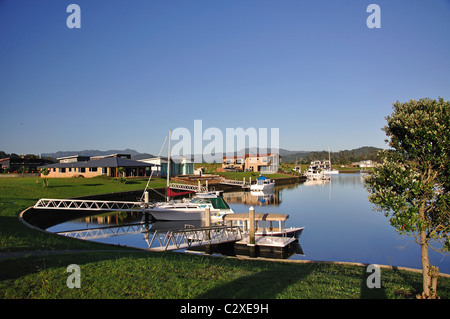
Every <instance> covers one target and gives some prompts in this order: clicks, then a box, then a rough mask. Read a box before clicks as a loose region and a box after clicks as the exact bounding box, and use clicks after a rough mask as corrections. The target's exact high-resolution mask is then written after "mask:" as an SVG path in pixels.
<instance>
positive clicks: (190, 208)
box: [149, 130, 234, 221]
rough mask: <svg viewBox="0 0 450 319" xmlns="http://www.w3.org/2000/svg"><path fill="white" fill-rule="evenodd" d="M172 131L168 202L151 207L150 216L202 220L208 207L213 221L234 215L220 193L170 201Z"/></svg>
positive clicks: (200, 194) (168, 164) (159, 218)
mask: <svg viewBox="0 0 450 319" xmlns="http://www.w3.org/2000/svg"><path fill="white" fill-rule="evenodd" d="M171 134H172V130H169V150H168V156H167V185H166V201H165V202H157V203H155V204H153V205H152V206H151V207H150V210H149V212H150V214H151V215H152V216H153V218H154V219H156V220H161V221H176V220H200V219H202V218H203V217H204V212H205V209H206V207H209V209H210V214H211V219H212V220H213V221H214V220H215V219H217V220H219V219H220V220H222V217H223V216H224V215H225V214H230V213H234V212H233V210H232V209H231V208H230V207H229V206H228V204H227V203H226V202H225V200H224V199H223V197H222V196H220V193H219V192H206V193H197V194H196V195H195V196H194V197H193V198H192V199H183V200H170V188H169V181H170V139H171Z"/></svg>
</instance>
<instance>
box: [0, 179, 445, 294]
mask: <svg viewBox="0 0 450 319" xmlns="http://www.w3.org/2000/svg"><path fill="white" fill-rule="evenodd" d="M146 182H147V181H146V180H132V181H131V182H130V183H127V184H123V183H120V182H119V181H117V180H114V179H104V178H93V179H54V180H50V186H49V187H48V188H42V183H41V181H40V179H39V178H15V179H9V178H8V179H1V180H0V194H1V195H0V252H10V251H36V250H59V249H86V250H96V249H102V250H105V249H109V250H110V251H109V252H108V251H107V252H105V251H102V252H99V251H95V252H94V251H92V252H82V253H77V254H75V253H68V254H55V255H47V256H33V255H32V254H29V255H27V256H25V257H21V258H8V259H0V298H156V299H160V298H409V297H410V296H412V295H414V294H416V293H419V292H420V289H421V275H420V274H417V273H411V272H407V271H398V270H384V269H383V270H382V273H381V281H382V288H380V289H368V288H367V285H366V280H367V276H368V273H366V271H365V270H366V269H365V267H358V266H347V265H334V264H296V263H284V262H267V261H261V260H257V261H256V260H237V259H230V258H214V257H208V256H196V255H191V254H180V253H171V252H166V253H150V252H140V251H139V252H136V251H133V250H130V252H124V251H118V248H116V247H112V246H105V245H102V244H97V243H91V242H86V241H81V240H77V239H72V238H65V237H61V236H57V235H54V234H48V233H43V232H41V231H38V230H33V229H30V228H28V227H27V226H25V225H24V224H22V223H21V222H20V221H19V219H18V218H17V216H18V214H19V213H20V211H22V210H23V209H25V208H27V207H29V206H31V205H33V204H34V203H35V202H36V200H37V199H39V198H43V197H48V198H68V197H75V196H86V195H94V194H102V193H110V192H119V191H131V190H141V189H143V188H144V187H145V184H146ZM164 185H165V181H164V180H158V179H155V180H154V181H153V182H152V184H151V187H153V188H157V187H161V186H164ZM70 264H78V265H79V266H80V269H81V288H80V289H69V288H67V286H66V280H67V277H68V275H69V274H68V273H67V271H66V270H67V266H68V265H70ZM438 289H439V293H440V296H441V297H443V298H449V297H450V279H449V278H441V279H440V282H439V286H438Z"/></svg>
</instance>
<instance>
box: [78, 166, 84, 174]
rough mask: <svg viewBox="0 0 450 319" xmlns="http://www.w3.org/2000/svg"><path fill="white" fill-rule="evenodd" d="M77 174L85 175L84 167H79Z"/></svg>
mask: <svg viewBox="0 0 450 319" xmlns="http://www.w3.org/2000/svg"><path fill="white" fill-rule="evenodd" d="M78 173H86V168H85V167H79V168H78Z"/></svg>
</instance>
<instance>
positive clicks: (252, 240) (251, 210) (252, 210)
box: [248, 206, 255, 245]
mask: <svg viewBox="0 0 450 319" xmlns="http://www.w3.org/2000/svg"><path fill="white" fill-rule="evenodd" d="M248 214H249V219H250V244H251V245H254V244H255V208H253V206H251V207H250V208H249V210H248Z"/></svg>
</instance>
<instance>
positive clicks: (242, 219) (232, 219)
mask: <svg viewBox="0 0 450 319" xmlns="http://www.w3.org/2000/svg"><path fill="white" fill-rule="evenodd" d="M288 218H289V215H286V214H272V213H271V214H267V213H255V223H256V228H255V236H282V237H294V238H297V239H298V238H300V236H301V234H302V232H303V229H304V227H289V228H287V227H286V220H287V219H288ZM223 221H224V223H225V224H227V225H229V226H241V227H242V228H243V229H244V231H246V230H248V229H249V228H250V227H249V222H250V215H249V214H247V213H238V214H229V215H225V216H224V217H223ZM274 223H277V224H278V225H274Z"/></svg>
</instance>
